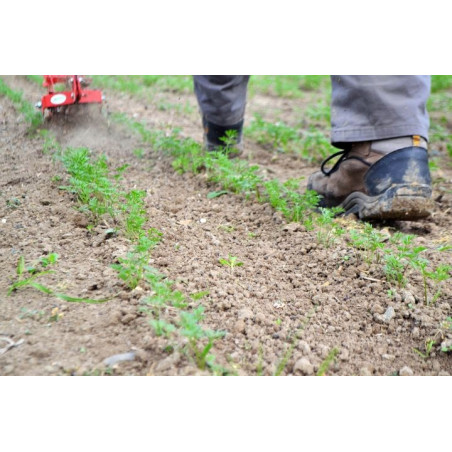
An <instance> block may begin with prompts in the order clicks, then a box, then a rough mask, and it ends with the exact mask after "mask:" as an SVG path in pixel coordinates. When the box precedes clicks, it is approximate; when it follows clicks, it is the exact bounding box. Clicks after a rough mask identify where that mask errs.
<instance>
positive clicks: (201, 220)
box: [199, 218, 207, 224]
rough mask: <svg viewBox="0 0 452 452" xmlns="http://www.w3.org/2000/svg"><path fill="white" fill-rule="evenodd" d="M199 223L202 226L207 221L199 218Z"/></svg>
mask: <svg viewBox="0 0 452 452" xmlns="http://www.w3.org/2000/svg"><path fill="white" fill-rule="evenodd" d="M199 222H200V223H201V224H204V223H207V220H206V219H205V218H200V219H199Z"/></svg>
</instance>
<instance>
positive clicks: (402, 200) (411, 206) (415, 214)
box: [341, 185, 434, 221]
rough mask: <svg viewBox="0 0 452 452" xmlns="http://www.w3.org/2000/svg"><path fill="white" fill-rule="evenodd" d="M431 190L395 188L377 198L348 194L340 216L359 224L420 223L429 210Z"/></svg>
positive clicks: (427, 188)
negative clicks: (352, 216) (406, 221)
mask: <svg viewBox="0 0 452 452" xmlns="http://www.w3.org/2000/svg"><path fill="white" fill-rule="evenodd" d="M433 206H434V204H433V201H432V199H431V187H430V186H428V185H424V186H423V185H417V186H413V185H396V186H392V187H390V188H388V189H387V190H386V191H385V192H384V193H382V194H381V195H378V196H367V195H365V194H364V193H361V192H354V193H351V194H350V195H349V196H348V197H347V198H346V199H345V201H343V203H342V204H341V207H342V208H343V209H344V210H345V214H344V215H350V214H356V215H357V216H358V217H359V219H360V220H364V221H367V220H409V221H414V220H421V219H423V218H427V217H429V216H430V215H431V213H432V210H433Z"/></svg>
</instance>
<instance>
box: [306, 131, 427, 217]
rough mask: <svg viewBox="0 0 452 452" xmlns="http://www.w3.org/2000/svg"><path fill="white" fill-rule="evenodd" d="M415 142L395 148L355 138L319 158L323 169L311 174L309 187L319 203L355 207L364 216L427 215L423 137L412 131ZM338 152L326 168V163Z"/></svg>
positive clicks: (352, 209) (347, 208) (349, 210)
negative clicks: (330, 153)
mask: <svg viewBox="0 0 452 452" xmlns="http://www.w3.org/2000/svg"><path fill="white" fill-rule="evenodd" d="M421 140H422V141H421ZM388 141H389V140H388ZM410 141H411V140H410ZM413 143H415V144H417V146H407V147H403V148H401V149H398V150H395V151H388V149H385V146H381V148H382V149H379V147H378V142H377V146H375V147H374V146H373V143H371V142H362V143H353V144H352V145H351V146H350V148H349V149H346V150H344V151H340V152H338V153H336V154H334V155H332V156H330V157H329V158H327V159H326V160H325V161H324V162H323V163H322V166H321V171H318V172H316V173H314V174H312V175H311V176H310V178H309V180H308V189H309V190H314V191H316V192H317V193H319V194H320V195H322V199H321V201H320V203H319V206H320V207H336V206H340V207H342V208H343V209H344V210H345V215H348V214H351V213H355V214H356V215H358V217H359V218H360V219H362V220H383V219H392V220H417V219H420V218H425V217H428V216H429V215H430V213H431V209H432V201H431V191H432V190H431V179H430V171H429V167H428V156H427V150H426V142H425V140H423V139H421V138H419V137H415V139H413ZM419 145H420V146H419ZM422 146H425V147H422ZM377 149H379V150H377ZM338 156H340V158H339V159H338V160H337V162H336V163H335V164H334V166H333V167H332V168H331V169H330V170H326V169H325V165H326V163H328V162H329V161H330V160H331V159H333V158H334V157H338Z"/></svg>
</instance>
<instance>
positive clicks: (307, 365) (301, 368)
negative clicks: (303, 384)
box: [293, 358, 314, 376]
mask: <svg viewBox="0 0 452 452" xmlns="http://www.w3.org/2000/svg"><path fill="white" fill-rule="evenodd" d="M293 371H294V373H298V374H300V373H301V374H302V375H305V376H310V375H314V366H313V365H312V364H311V362H310V361H309V359H307V358H300V359H299V360H298V361H297V362H296V363H295V365H294V367H293Z"/></svg>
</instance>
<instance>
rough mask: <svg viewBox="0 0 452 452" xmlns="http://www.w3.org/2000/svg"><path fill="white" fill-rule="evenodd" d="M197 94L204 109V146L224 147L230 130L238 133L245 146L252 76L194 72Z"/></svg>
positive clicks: (238, 144)
mask: <svg viewBox="0 0 452 452" xmlns="http://www.w3.org/2000/svg"><path fill="white" fill-rule="evenodd" d="M193 80H194V88H195V94H196V97H197V99H198V104H199V107H200V110H201V115H202V122H203V128H204V145H205V147H206V148H207V150H215V149H221V148H222V147H224V145H225V143H224V141H223V139H222V138H224V137H225V136H226V132H227V131H228V130H233V131H235V132H236V139H235V141H236V146H237V147H239V148H240V147H241V141H242V131H243V119H244V116H245V107H246V93H247V86H248V80H249V76H248V75H194V76H193Z"/></svg>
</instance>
